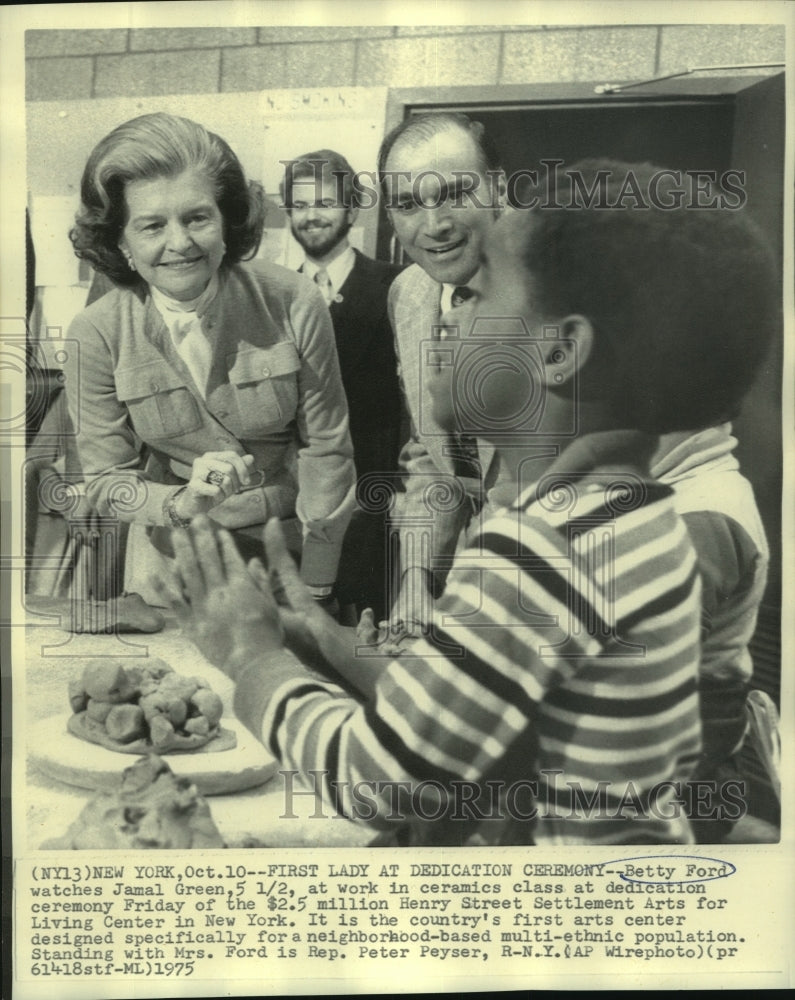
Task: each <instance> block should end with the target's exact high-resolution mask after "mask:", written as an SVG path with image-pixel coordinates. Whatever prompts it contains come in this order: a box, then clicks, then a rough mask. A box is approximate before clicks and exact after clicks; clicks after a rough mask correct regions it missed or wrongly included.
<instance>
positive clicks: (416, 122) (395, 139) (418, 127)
mask: <svg viewBox="0 0 795 1000" xmlns="http://www.w3.org/2000/svg"><path fill="white" fill-rule="evenodd" d="M456 129H460V130H461V131H463V132H466V133H467V135H469V136H470V137H471V138H472V141H473V143H474V144H475V148H476V149H477V150H478V153H479V154H480V159H481V170H482V172H483V173H484V174H486V173H487V172H489V171H495V172H496V171H499V170H500V169H502V168H501V163H500V157H499V154H498V153H497V147H496V146H495V145H494V143H493V142H492V140H491V137H490V136H489V134H488V132H487V131H486V127H485V125H484V124H483V123H482V122H479V121H474V120H473V119H472V118H470V117H469V116H468V115H465V114H462V113H461V112H458V111H438V112H429V113H426V114H421V115H413V116H412V117H410V118H405V119H404V120H403V121H402V122H401V123H400V124H399V125H396V126H395V128H393V129H392V131H391V132H388V133H387V134H386V135H385V136H384V138H383V140H382V142H381V147H380V149H379V150H378V181H379V183H380V184H381V187H382V189H383V190H385V185H386V162H387V160H388V159H389V154H390V153H391V152H392V150H393V149H394V148H395V146H396V145H397V144H398V143H401V144H402V143H404V142H405V143H409V144H410V145H411V144H418V143H420V142H425V141H426V140H427V139H432V138H433V137H434V136H435V135H438V134H439V133H440V132H452V131H455V130H456Z"/></svg>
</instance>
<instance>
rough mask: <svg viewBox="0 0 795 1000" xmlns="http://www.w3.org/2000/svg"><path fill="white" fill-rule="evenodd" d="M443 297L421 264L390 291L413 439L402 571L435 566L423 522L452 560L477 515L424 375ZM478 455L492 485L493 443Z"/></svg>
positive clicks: (407, 452) (403, 497) (408, 453)
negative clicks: (424, 548) (421, 535)
mask: <svg viewBox="0 0 795 1000" xmlns="http://www.w3.org/2000/svg"><path fill="white" fill-rule="evenodd" d="M440 298H441V285H440V284H439V283H438V282H437V281H434V280H433V279H432V278H430V277H429V276H428V275H427V274H426V273H425V271H423V270H422V268H421V267H419V266H418V265H417V264H413V265H412V266H411V267H409V268H407V269H406V270H405V271H403V273H402V274H400V275H399V276H398V278H396V279H395V281H394V282H393V284H392V287H391V289H390V292H389V318H390V321H391V323H392V328H393V330H394V332H395V341H396V345H397V353H398V360H399V364H400V373H401V380H402V384H403V392H404V394H405V398H406V404H407V406H408V409H409V415H410V417H411V423H412V434H411V437H410V439H409V440H408V442H407V443H406V444H405V445H404V446H403V450H402V451H401V455H400V465H401V469H402V470H404V472H405V493H402V494H399V497H398V503H397V506H396V510H395V514H396V516H397V518H398V519H399V522H400V541H401V574H402V575H405V573H406V571H407V570H409V569H411V567H412V566H418V565H421V566H423V568H425V569H431V566H430V565H427V564H426V560H425V558H424V556H423V554H422V553H421V552H420V551H418V549H419V547H420V546H419V545H418V538H417V529H416V524H417V522H418V521H419V522H422V521H425V522H426V523H427V522H428V521H429V519H432V520H433V533H432V537H431V546H430V551H429V556H430V559H431V560H433V559H434V558H439V557H442V558H444V557H449V558H452V556H453V553H454V552H455V549H456V545H457V543H458V539H459V536H460V534H461V532H462V531H463V530H465V529H466V527H467V524H468V523H469V520H470V518H471V516H472V513H473V507H472V504H471V503H470V502H468V501H467V500H466V499H465V498H463V491H462V490H461V488H460V481H459V482H457V481H456V478H455V472H454V470H453V461H452V459H451V457H450V454H449V451H450V437H449V434H448V433H447V432H446V431H444V430H443V429H442V428H441V427H440V426H439V425H438V424H437V423H436V421H435V420H434V419H433V416H432V408H431V397H430V394H429V392H428V389H427V381H426V380H425V379H424V378H423V368H424V365H425V361H426V358H427V354H428V342H429V341H430V340H431V339H432V337H433V327H434V325H435V324H437V323H438V322H439V318H440V311H439V302H440ZM478 456H479V460H480V463H481V469H482V473H483V478H484V482H485V485H486V486H487V487H488V486H490V485H491V483H492V482H493V480H494V478H495V477H496V467H497V464H498V463H497V462H496V460H495V452H494V447H493V446H492V445H490V444H488V442H486V441H483V440H478ZM450 494H452V496H451V495H450ZM456 498H458V499H456ZM445 576H446V570H445V569H444V568H441V569H439V570H438V571H435V572H434V573H433V577H434V583H435V589H436V590H437V591H438V590H439V589H440V588H441V586H442V585H443V582H444V577H445ZM410 603H411V602H410ZM415 610H416V609H415ZM406 613H408V614H414V613H415V611H412V610H411V609H409V610H408V611H407V612H406ZM417 613H419V612H417Z"/></svg>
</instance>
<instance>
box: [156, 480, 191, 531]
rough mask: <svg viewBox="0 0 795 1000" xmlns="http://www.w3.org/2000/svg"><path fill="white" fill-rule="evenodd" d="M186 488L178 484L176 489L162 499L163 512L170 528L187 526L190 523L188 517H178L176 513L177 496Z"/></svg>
mask: <svg viewBox="0 0 795 1000" xmlns="http://www.w3.org/2000/svg"><path fill="white" fill-rule="evenodd" d="M186 489H187V486H180V488H179V489H178V490H174V492H173V493H172V494H170V496H167V497H166V499H165V500H164V501H163V514H164V516H165V519H166V520H167V521H168V523H169V524H170V525H171V527H172V528H187V527H188V525H189V524H190V521H191V519H190V518H189V517H180V516H179V514H178V513H177V497H178V496H180V495H181V494H182V493H184V492H185V490H186Z"/></svg>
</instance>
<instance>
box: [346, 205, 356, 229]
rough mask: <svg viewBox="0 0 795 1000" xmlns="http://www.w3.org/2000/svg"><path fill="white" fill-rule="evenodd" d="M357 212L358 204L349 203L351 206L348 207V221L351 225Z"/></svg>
mask: <svg viewBox="0 0 795 1000" xmlns="http://www.w3.org/2000/svg"><path fill="white" fill-rule="evenodd" d="M358 214H359V206H358V205H351V207H350V208H349V209H348V222H349V223H350V224H351V225H353V224H354V222H356V217H357V215H358Z"/></svg>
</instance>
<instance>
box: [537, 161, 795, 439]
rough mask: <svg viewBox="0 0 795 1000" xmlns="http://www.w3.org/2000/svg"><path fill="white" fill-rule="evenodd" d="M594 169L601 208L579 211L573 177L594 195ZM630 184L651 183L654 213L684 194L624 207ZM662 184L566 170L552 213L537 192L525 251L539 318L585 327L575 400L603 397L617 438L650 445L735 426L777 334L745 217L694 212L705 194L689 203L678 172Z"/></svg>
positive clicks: (767, 256)
mask: <svg viewBox="0 0 795 1000" xmlns="http://www.w3.org/2000/svg"><path fill="white" fill-rule="evenodd" d="M600 171H601V172H604V171H608V172H609V179H608V181H607V188H606V198H603V199H600V201H601V202H602V207H597V206H595V205H593V204H591V205H586V206H582V205H578V204H577V197H576V191H575V189H574V186H573V185H572V184H571V176H573V175H576V176H578V177H579V178H581V179H582V181H584V182H585V184H587V185H588V186H589V187H590V186H591V185H592V184H593V183H594V182H595V181H596V179H597V174H598V173H599V172H600ZM630 173H632V174H633V175H634V181H635V182H636V183H635V184H634V185H633V187H634V188H635V190H638V191H640V192H644V193H645V192H648V191H649V190H650V186H651V185H652V184H654V185H656V187H655V188H654V190H656V193H657V197H658V202H659V201H662V200H663V199H665V202H666V203H671V202H673V201H674V199H672V198H670V193H671V191H672V190H673V188H674V187H676V189H677V190H678V191H680V192H681V191H684V192H685V196H684V197H683V198H681V199H680V204H679V206H678V207H671V208H664V207H661V206H660V205H659V204H657V205H655V204H649V203H648V202H647V205H646V207H640V206H639V205H638V204H637V202H634V203H632V202H630V203H629V204H627V202H626V201H625V203H624V207H622V206H621V205H620V204H616V200H617V196H618V194H619V192H620V191H622V190H624V187H623V186H624V184H625V182H626V179H627V177H628V175H629V174H630ZM666 174H667V175H671V174H673V172H672V171H663V170H661V168H659V167H654V166H652V165H650V164H631V163H620V162H616V161H610V160H588V161H583V162H581V163H579V164H576V165H574V166H572V167H570V168H568V169H567V170H566V171H565V175H568V178H567V180H568V185H567V180H564V177H565V175H564V177H560V178H559V183H558V185H557V190H556V193H555V198H554V203H551V202H550V201H549V199H547V200H546V202H545V201H544V194H545V193H542V196H541V198H540V199H539V204H540V207H539V208H536V209H534V210H533V211H532V212H529V213H528V217H527V222H528V228H527V239H526V244H525V247H524V261H525V264H526V266H527V269H528V271H529V272H530V273H531V278H532V284H531V288H532V291H531V294H532V295H533V297H534V299H535V305H536V306H537V308H538V311H539V312H540V314H541V315H542V316H545V317H546V316H548V317H564V316H566V315H568V314H573V313H579V314H582V315H584V316H586V317H587V318H588V319H589V320H590V321H591V323H592V325H593V327H594V331H595V333H594V346H593V350H592V353H591V357H590V358H589V360H588V362H587V363H586V365H585V366H584V369H583V372H582V382H581V396H582V398H588V397H590V398H602V399H606V398H607V399H610V400H611V403H612V408H613V410H614V414H615V417H616V419H617V420H618V421H619V422H620V423H621V424H622V425H623V426H626V427H629V428H637V429H640V430H646V431H649V432H651V433H655V434H662V433H667V432H669V431H674V430H696V429H699V428H702V427H707V426H710V425H713V424H716V423H719V422H722V421H724V420H727V419H731V418H732V417H734V416H736V414H737V412H738V410H739V406H740V403H741V401H742V398H743V396H744V395H745V393H746V392H747V391H748V389H749V388H750V386H751V383H752V382H753V379H754V376H755V373H756V371H757V369H758V367H759V365H760V363H761V361H762V359H763V357H764V355H765V352H766V350H767V348H768V344H769V342H770V339H771V337H772V336H773V333H774V331H775V330H776V329H777V328H778V325H779V322H780V312H779V310H780V287H779V280H778V277H777V272H776V269H775V266H774V263H773V257H772V254H771V251H770V248H769V246H768V244H767V242H766V241H765V240H764V239H763V237H762V235H761V233H760V231H759V229H758V228H757V226H756V225H755V224H754V223H753V222H752V221H751V219H750V218H748V217H747V212H746V211H743V210H739V209H730V208H726V207H724V208H719V207H713V208H706V207H704V208H699V207H691V206H695V205H698V204H705V199H704V197H703V192H701V201H699V196H698V192H697V191H696V188H695V182H694V181H693V179H692V178H689V177H688V175H687V174H681V173H680V174H679V175H678V177H677V179H676V182H675V181H674V180H673V179H672V177H671V176H668V177H665V178H663V181H664V182H660V178H661V177H662V175H666ZM653 179H654V180H653ZM679 182H681V183H679ZM579 190H582V188H581V187H580V188H579ZM666 192H668V194H666ZM605 201H606V203H607V205H608V206H610V205H614V206H615V207H606V206H605V204H604V202H605ZM556 205H557V206H565V207H555V206H556Z"/></svg>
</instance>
